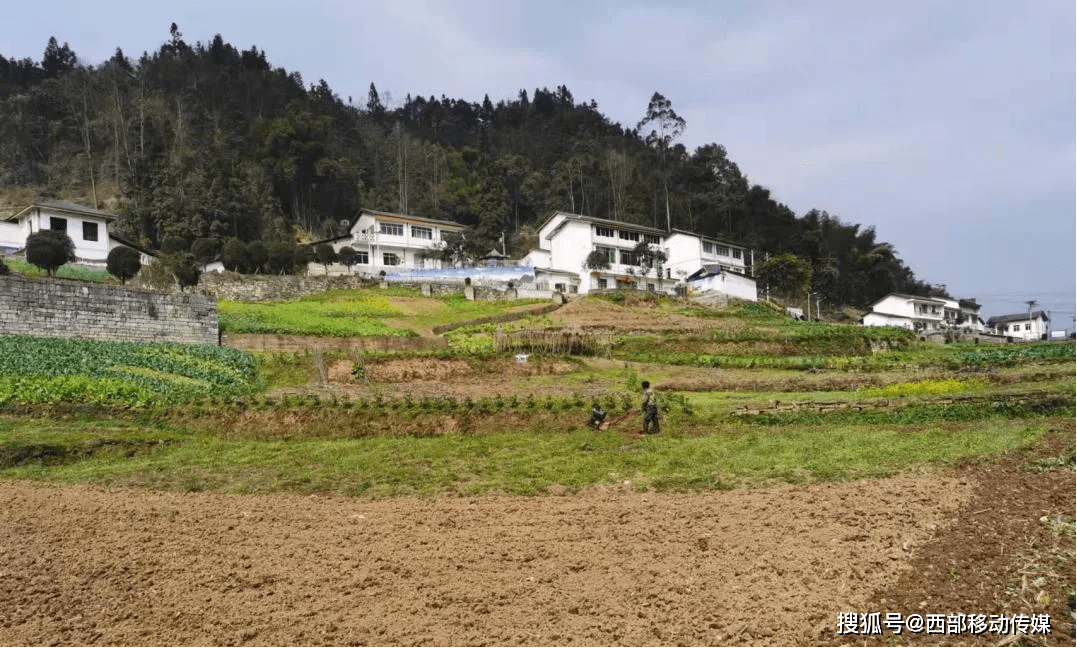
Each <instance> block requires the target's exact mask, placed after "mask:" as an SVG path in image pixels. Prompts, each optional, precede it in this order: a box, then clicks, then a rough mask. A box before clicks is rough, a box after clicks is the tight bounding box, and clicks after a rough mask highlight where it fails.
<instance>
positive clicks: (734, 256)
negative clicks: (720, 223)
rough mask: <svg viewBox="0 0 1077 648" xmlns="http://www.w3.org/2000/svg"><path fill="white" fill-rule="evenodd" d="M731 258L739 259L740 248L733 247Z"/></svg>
mask: <svg viewBox="0 0 1077 648" xmlns="http://www.w3.org/2000/svg"><path fill="white" fill-rule="evenodd" d="M733 258H734V259H739V258H740V248H733Z"/></svg>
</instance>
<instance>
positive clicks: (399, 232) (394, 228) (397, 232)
mask: <svg viewBox="0 0 1077 648" xmlns="http://www.w3.org/2000/svg"><path fill="white" fill-rule="evenodd" d="M378 226H379V229H378V231H379V232H381V233H382V234H388V235H389V236H404V224H403V223H378Z"/></svg>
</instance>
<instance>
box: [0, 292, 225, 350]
mask: <svg viewBox="0 0 1077 648" xmlns="http://www.w3.org/2000/svg"><path fill="white" fill-rule="evenodd" d="M0 334H2V335H39V336H44V337H66V338H80V339H86V340H119V341H125V342H179V343H183V344H217V343H218V328H217V304H216V302H215V301H214V300H213V298H212V297H207V296H205V295H196V294H190V293H179V294H162V293H154V292H146V291H142V290H131V289H129V288H126V287H123V286H114V285H107V284H97V283H91V282H84V281H74V280H71V279H50V278H38V277H18V276H0Z"/></svg>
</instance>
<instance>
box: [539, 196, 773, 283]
mask: <svg viewBox="0 0 1077 648" xmlns="http://www.w3.org/2000/svg"><path fill="white" fill-rule="evenodd" d="M538 235H539V247H538V249H535V250H532V251H531V252H529V253H528V254H527V256H525V257H524V259H523V261H524V263H527V264H530V265H532V266H534V268H535V281H536V283H539V284H540V285H541V284H543V283H544V282H549V284H550V287H551V288H553V289H555V290H562V291H564V292H569V293H577V292H578V293H588V292H591V291H594V290H611V289H616V288H636V289H640V290H653V291H660V292H670V291H672V290H673V288H674V286H676V285H677V283H678V282H679V281H684V280H685V279H687V277H688V276H689V275H692V274H693V273H696V272H697V271H699V270H700V269H702V268H704V267H705V266H706V264H707V263H710V264H711V265H712V266H715V267H718V268H722V267H728V268H729V270H730V271H731V272H734V273H739V274H740V275H744V274H745V272H746V271H745V261H744V259H745V249H744V248H742V247H740V246H734V245H732V244H728V243H724V242H719V241H718V240H717V239H709V238H706V237H700V236H698V235H695V234H692V233H690V232H685V231H682V230H673V231H672V232H666V231H665V230H661V229H656V228H653V227H647V226H646V225H635V224H632V223H624V222H620V221H611V220H607V219H604V218H595V217H592V216H583V215H580V214H570V213H566V212H555V213H554V214H553V215H552V216H550V217H549V218H547V219H546V221H545V222H543V223H542V225H541V226H539V231H538ZM641 242H646V243H648V244H650V245H653V246H655V247H657V248H659V249H661V250H662V251H663V252H665V254H666V262H665V263H664V264H663V266H662V268H661V274H659V269H658V268H641V266H640V264H639V260H638V259H636V258H635V256H634V255H633V250H634V248H635V247H636V246H637V245H639V244H640V243H641ZM733 250H736V252H734V251H733ZM595 251H597V252H600V253H602V254H603V255H604V256H605V257H606V259H607V261H608V262H609V267H608V268H594V269H592V268H588V267H586V265H587V257H588V256H589V255H590V254H591V253H592V252H595ZM719 263H722V266H718V264H719ZM747 281H749V282H751V280H750V279H747ZM752 283H753V286H754V282H752ZM752 293H753V295H752V297H751V298H753V299H754V290H753V291H752ZM738 296H739V295H738ZM745 298H748V297H745Z"/></svg>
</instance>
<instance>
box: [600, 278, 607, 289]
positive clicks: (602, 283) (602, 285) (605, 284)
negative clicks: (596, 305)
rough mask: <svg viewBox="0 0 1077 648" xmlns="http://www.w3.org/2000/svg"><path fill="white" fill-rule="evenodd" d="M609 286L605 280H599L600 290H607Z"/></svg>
mask: <svg viewBox="0 0 1077 648" xmlns="http://www.w3.org/2000/svg"><path fill="white" fill-rule="evenodd" d="M608 285H609V282H608V281H606V280H605V279H599V280H598V289H599V290H605V289H606V287H607V286H608Z"/></svg>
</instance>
